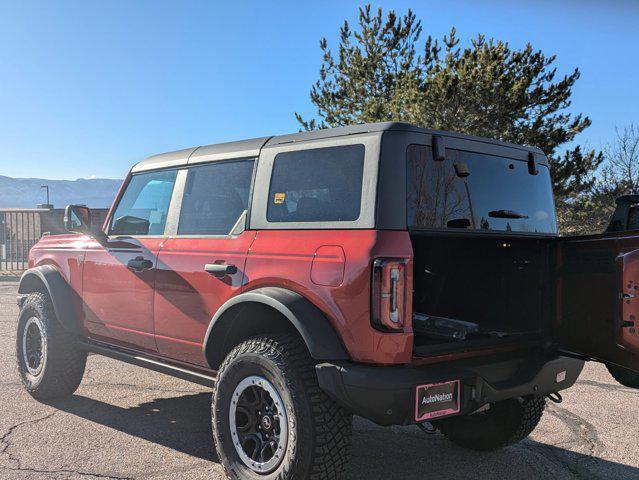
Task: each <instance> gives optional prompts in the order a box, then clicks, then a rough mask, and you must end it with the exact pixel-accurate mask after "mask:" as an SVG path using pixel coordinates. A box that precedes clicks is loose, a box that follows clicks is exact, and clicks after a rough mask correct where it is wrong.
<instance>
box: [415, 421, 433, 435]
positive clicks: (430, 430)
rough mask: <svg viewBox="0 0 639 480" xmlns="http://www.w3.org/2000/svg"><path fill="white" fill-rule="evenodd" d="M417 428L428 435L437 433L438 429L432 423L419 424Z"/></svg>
mask: <svg viewBox="0 0 639 480" xmlns="http://www.w3.org/2000/svg"><path fill="white" fill-rule="evenodd" d="M417 426H418V427H419V429H420V430H421V431H422V432H424V433H427V434H428V435H433V434H435V433H437V428H436V427H435V425H433V424H432V423H430V422H422V423H418V424H417Z"/></svg>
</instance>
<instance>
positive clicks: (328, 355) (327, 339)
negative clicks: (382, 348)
mask: <svg viewBox="0 0 639 480" xmlns="http://www.w3.org/2000/svg"><path fill="white" fill-rule="evenodd" d="M251 303H259V304H262V305H266V306H268V307H271V308H273V309H275V310H276V311H278V312H279V313H280V314H281V315H282V316H283V317H284V318H286V319H287V320H288V321H289V322H290V323H291V324H292V325H293V327H295V329H296V330H297V332H298V333H299V334H300V336H301V337H302V339H303V340H304V343H305V344H306V346H307V347H308V350H309V352H310V354H311V357H312V358H313V359H315V360H324V361H327V360H350V357H349V355H348V354H347V352H346V350H345V349H344V346H343V345H342V342H341V340H340V338H339V336H338V335H337V332H336V331H335V329H334V328H333V326H332V325H331V323H330V321H329V320H328V318H326V315H324V313H323V312H322V311H321V310H320V309H319V308H317V307H316V306H315V305H314V304H313V303H312V302H311V301H310V300H308V299H307V298H306V297H304V296H302V295H300V294H299V293H297V292H294V291H292V290H288V289H286V288H281V287H262V288H257V289H255V290H250V291H248V292H245V293H241V294H239V295H237V296H235V297H233V298H231V299H229V300H228V301H227V302H225V303H224V304H223V305H222V306H221V307H220V308H219V309H218V311H217V312H216V313H215V315H214V316H213V319H212V320H211V322H210V324H209V327H208V329H207V331H206V335H205V337H204V342H203V344H202V352H203V353H204V356H205V358H206V361H207V363H208V364H209V367H210V368H212V369H217V368H218V366H219V365H220V364H221V363H222V361H223V360H224V358H223V357H222V356H223V355H224V353H223V352H225V351H226V350H227V348H225V347H227V346H226V345H225V344H226V343H227V339H228V333H229V331H230V328H229V327H230V325H224V324H225V323H227V322H233V321H234V320H235V318H237V317H238V316H239V315H241V313H242V309H233V310H235V311H236V314H235V315H232V318H231V317H230V316H229V315H227V314H228V313H229V312H230V311H231V309H232V307H235V306H241V305H243V304H244V305H248V304H251ZM220 327H221V328H220ZM216 331H217V333H216ZM231 348H232V346H231ZM207 352H208V355H207ZM219 357H222V358H219Z"/></svg>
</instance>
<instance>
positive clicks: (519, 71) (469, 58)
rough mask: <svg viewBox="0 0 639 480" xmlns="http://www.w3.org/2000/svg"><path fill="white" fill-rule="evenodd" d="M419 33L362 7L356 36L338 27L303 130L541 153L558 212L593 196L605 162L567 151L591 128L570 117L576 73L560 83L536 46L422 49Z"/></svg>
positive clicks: (414, 23)
mask: <svg viewBox="0 0 639 480" xmlns="http://www.w3.org/2000/svg"><path fill="white" fill-rule="evenodd" d="M421 34H422V24H421V21H420V20H418V19H417V17H416V15H415V14H414V13H413V12H412V11H411V10H408V12H407V13H406V14H405V15H403V16H398V15H397V14H396V13H395V12H393V11H390V12H388V13H387V14H386V15H384V13H383V11H382V9H381V8H380V9H379V10H377V12H373V11H372V10H371V7H370V5H367V6H365V7H363V8H360V10H359V22H358V26H357V28H356V29H354V30H352V29H351V27H350V25H349V23H348V22H347V21H345V22H344V24H343V26H342V27H341V29H340V39H339V46H338V49H337V54H336V55H335V54H333V51H332V50H331V49H330V48H329V46H328V42H327V41H326V39H325V38H323V39H322V40H321V41H320V48H321V50H322V55H323V56H322V66H321V69H320V78H319V80H318V81H317V82H316V83H315V84H314V85H313V86H312V88H311V92H310V97H311V101H312V103H313V104H314V105H315V106H316V107H317V118H314V119H310V120H305V119H304V118H302V117H301V115H299V114H297V113H296V114H295V115H296V118H297V120H298V121H299V122H300V124H301V126H302V128H304V129H307V130H314V129H317V128H327V127H336V126H341V125H349V124H356V123H366V122H379V121H406V122H410V123H413V124H415V125H419V126H423V127H427V128H434V129H442V130H452V131H457V132H462V133H467V134H472V135H479V136H484V137H491V138H496V139H500V140H505V141H510V142H513V143H518V144H525V145H534V146H537V147H539V148H541V149H542V150H543V151H544V152H545V153H546V155H547V156H548V157H549V160H550V165H551V171H552V176H553V183H554V190H555V196H556V199H557V203H558V205H559V206H564V207H566V206H568V207H569V206H570V202H571V198H574V197H577V196H579V195H580V194H582V193H583V192H586V191H588V189H590V188H591V187H592V185H593V182H594V179H593V172H594V171H595V170H596V169H597V167H598V166H599V165H600V163H601V161H602V155H601V153H597V152H595V151H594V150H588V151H584V150H583V149H582V148H580V147H579V146H577V147H575V148H573V149H566V148H562V147H563V146H565V145H566V144H568V143H570V142H572V141H573V140H574V139H575V137H576V136H577V135H578V134H579V133H580V132H582V131H584V130H585V129H586V128H588V126H590V124H591V121H590V119H589V118H588V117H587V116H584V115H582V114H576V115H575V114H571V113H568V112H567V111H566V110H567V108H568V107H569V106H570V96H571V94H572V88H573V86H574V84H575V82H576V81H577V80H578V79H579V76H580V72H579V70H578V69H575V70H574V71H573V72H572V73H570V74H569V75H565V76H563V77H561V78H558V76H557V69H556V66H555V63H556V56H555V55H551V56H547V55H545V54H544V53H543V52H541V51H538V50H535V49H534V48H533V47H532V46H531V45H530V44H528V45H526V46H525V47H524V48H523V49H521V50H516V49H512V48H511V47H510V46H509V44H508V43H506V42H502V41H498V40H494V39H492V38H491V39H486V37H485V36H483V35H479V36H478V37H477V38H475V39H473V40H472V41H471V42H470V45H469V46H467V47H465V48H462V47H461V46H460V41H459V38H458V37H457V32H456V31H455V29H454V28H452V29H451V31H450V33H449V34H448V35H445V36H444V37H443V38H442V40H441V41H439V40H437V39H434V38H433V37H432V36H430V35H429V36H428V37H427V38H426V39H425V41H424V42H423V44H422V43H421V42H420V37H421ZM568 207H566V208H568Z"/></svg>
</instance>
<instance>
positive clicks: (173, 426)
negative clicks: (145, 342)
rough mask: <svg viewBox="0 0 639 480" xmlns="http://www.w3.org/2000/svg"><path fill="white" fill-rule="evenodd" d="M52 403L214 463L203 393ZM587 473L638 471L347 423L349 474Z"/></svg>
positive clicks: (556, 452) (637, 474) (638, 473)
mask: <svg viewBox="0 0 639 480" xmlns="http://www.w3.org/2000/svg"><path fill="white" fill-rule="evenodd" d="M52 406H54V407H56V408H58V409H60V410H62V411H64V412H67V413H70V414H73V415H77V416H78V417H81V418H84V419H86V420H90V421H92V422H95V423H98V424H100V425H105V426H108V427H110V428H114V429H116V430H119V431H120V432H123V433H126V434H128V435H132V436H135V437H138V438H141V439H144V440H147V441H149V442H153V443H155V444H158V445H162V446H164V447H168V448H171V449H174V450H176V451H179V452H183V453H185V454H187V455H191V456H193V457H197V458H201V459H205V460H210V461H213V462H218V461H219V460H218V458H217V455H216V454H215V450H214V448H213V443H212V440H211V424H210V411H211V395H210V394H209V393H198V394H193V395H184V396H180V397H174V398H157V399H155V400H153V401H151V402H146V403H142V404H140V405H137V406H135V407H129V408H122V407H118V406H115V405H112V404H109V403H105V402H102V401H100V400H95V399H92V398H88V397H84V396H81V395H74V396H73V397H72V398H70V399H68V400H65V401H62V402H56V403H55V404H52ZM513 476H515V477H516V478H524V479H528V478H529V479H539V478H547V479H551V478H552V479H554V478H590V479H592V478H594V479H598V478H601V479H604V478H605V479H639V469H637V468H634V467H630V466H627V465H623V464H620V463H615V462H610V461H606V460H602V459H599V458H595V457H590V456H588V455H583V454H580V453H577V452H573V451H570V450H566V449H563V448H559V447H555V446H552V445H547V444H543V443H539V442H535V441H532V440H526V441H524V442H522V443H520V444H519V445H516V446H513V447H509V448H505V449H503V450H500V451H497V452H490V453H477V452H469V451H467V450H463V449H460V448H458V447H455V446H454V445H452V444H451V443H450V442H448V441H447V440H446V439H445V438H444V437H443V436H441V435H427V434H425V433H423V432H421V431H420V430H419V429H417V428H416V427H393V428H382V427H378V426H376V425H374V424H372V423H370V422H368V421H366V420H363V419H360V418H356V419H355V421H354V438H353V462H352V466H351V471H350V475H349V478H350V479H351V480H357V479H366V480H370V479H375V478H402V479H406V480H410V479H423V478H464V479H474V478H477V479H488V478H513Z"/></svg>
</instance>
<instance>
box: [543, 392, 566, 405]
mask: <svg viewBox="0 0 639 480" xmlns="http://www.w3.org/2000/svg"><path fill="white" fill-rule="evenodd" d="M547 397H548V399H550V401H551V402H554V403H561V402H563V401H564V399H563V397H562V396H561V394H560V393H559V392H552V393H549V394H548V395H547Z"/></svg>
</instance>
